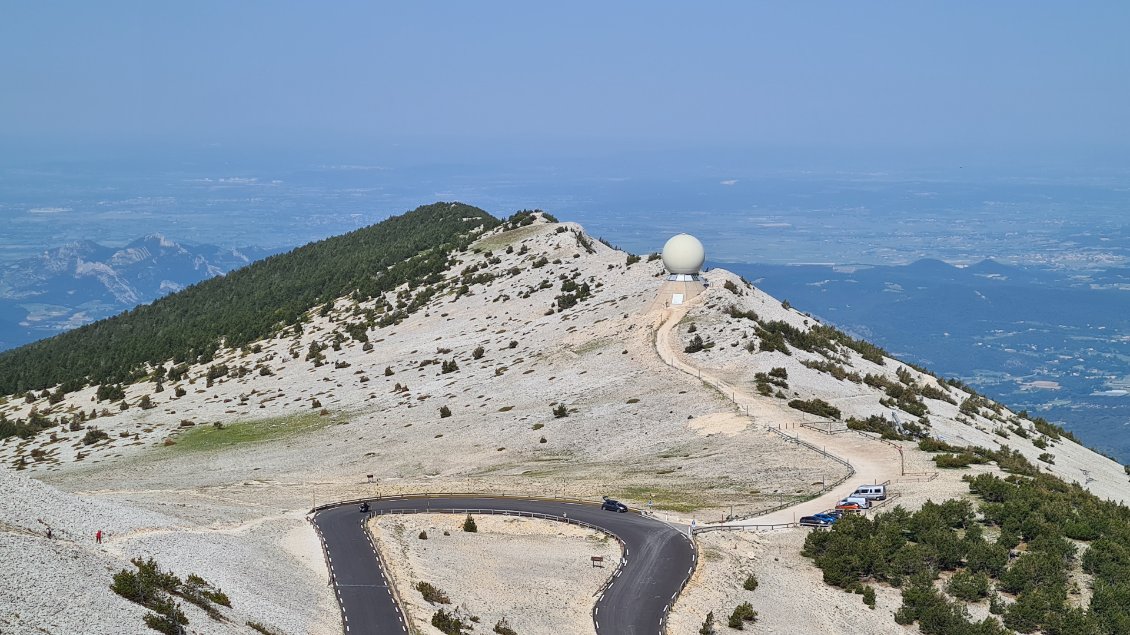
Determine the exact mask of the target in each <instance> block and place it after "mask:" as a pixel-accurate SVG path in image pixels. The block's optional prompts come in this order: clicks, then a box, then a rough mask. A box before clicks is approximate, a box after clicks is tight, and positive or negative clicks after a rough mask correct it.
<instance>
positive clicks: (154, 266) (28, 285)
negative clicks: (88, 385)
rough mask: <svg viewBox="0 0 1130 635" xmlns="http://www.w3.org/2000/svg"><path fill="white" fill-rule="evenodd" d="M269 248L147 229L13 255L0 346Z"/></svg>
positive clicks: (0, 292) (113, 310)
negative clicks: (119, 239) (132, 236)
mask: <svg viewBox="0 0 1130 635" xmlns="http://www.w3.org/2000/svg"><path fill="white" fill-rule="evenodd" d="M272 253H274V252H273V251H269V250H265V249H259V248H254V247H248V248H241V249H225V248H222V247H217V246H215V245H194V244H189V243H180V242H175V241H173V240H170V239H168V238H166V237H165V236H162V235H160V234H152V235H149V236H145V237H144V238H139V239H137V240H135V241H133V242H131V243H129V244H128V245H126V246H124V247H120V248H115V247H106V246H103V245H100V244H98V243H96V242H93V241H89V240H84V241H77V242H72V243H68V244H66V245H63V246H61V247H57V248H55V249H50V250H48V251H45V252H43V253H41V254H39V255H38V256H35V257H33V258H27V259H24V260H19V261H16V262H14V263H11V264H9V265H7V266H4V267H3V268H2V269H0V350H5V349H9V348H14V347H16V346H19V345H22V344H26V343H28V342H31V341H34V340H37V339H41V338H44V337H50V336H52V335H55V334H57V333H60V332H62V331H65V330H68V329H72V328H75V327H77V326H81V325H83V324H87V323H90V322H94V321H96V320H99V319H102V318H105V317H109V316H111V315H115V314H118V313H121V312H122V311H126V310H129V309H132V308H133V307H135V306H137V305H139V304H146V303H149V302H152V301H153V300H156V299H157V298H160V297H162V296H165V295H168V294H169V293H173V292H175V291H179V290H181V289H183V288H185V287H188V286H190V285H193V284H196V283H198V282H201V281H203V280H207V279H209V278H214V277H216V276H222V275H224V274H226V273H228V272H229V271H232V270H233V269H238V268H239V267H243V266H245V265H247V264H250V263H251V262H253V261H255V260H259V259H261V258H264V257H266V256H269V255H271V254H272Z"/></svg>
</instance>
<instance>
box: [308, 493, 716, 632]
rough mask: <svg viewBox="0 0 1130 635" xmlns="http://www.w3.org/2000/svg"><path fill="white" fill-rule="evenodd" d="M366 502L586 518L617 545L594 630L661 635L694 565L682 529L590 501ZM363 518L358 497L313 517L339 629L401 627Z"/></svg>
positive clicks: (409, 508)
mask: <svg viewBox="0 0 1130 635" xmlns="http://www.w3.org/2000/svg"><path fill="white" fill-rule="evenodd" d="M369 505H370V507H371V508H372V513H375V514H381V513H385V514H388V513H415V512H422V511H425V512H426V511H431V512H450V513H458V514H464V513H468V512H471V513H478V512H481V513H490V512H495V513H498V512H515V513H521V514H541V515H545V516H550V517H553V518H557V519H564V518H568V519H569V520H572V521H580V522H583V523H588V524H590V525H593V526H596V527H598V528H600V529H603V530H604V531H607V532H608V533H610V534H612V535H614V536H616V537H617V538H619V539H620V541H621V543H622V544H623V546H624V558H623V560H622V563H621V566H620V569H618V570H617V571H616V572H615V573H614V574H613V577H612V579H611V581H610V584H609V585H608V586H607V587H606V588H605V589H603V590H602V592H601V593H600V594H599V596H598V599H597V601H596V604H595V606H594V608H593V622H594V624H595V626H596V632H597V633H598V634H599V635H645V634H646V635H655V634H657V633H661V632H662V631H663V622H664V620H665V619H666V616H667V611H668V610H669V609H670V607H671V603H672V602H673V601H674V598H675V596H676V595H677V594H678V592H679V590H680V589H681V588H682V587H683V584H684V582H685V581H686V580H687V579H688V578H689V577H690V574H691V572H692V571H693V569H694V559H695V554H694V548H693V547H692V546H691V542H690V540H689V539H688V538H687V537H686V535H685V534H683V533H681V532H679V531H678V530H676V529H674V528H672V527H671V526H669V525H667V524H665V523H662V522H660V521H658V520H655V519H652V518H648V517H646V516H640V515H639V514H636V513H632V512H628V513H624V514H618V513H615V512H607V511H602V510H601V509H600V507H599V506H597V505H585V504H579V503H568V502H562V501H552V500H524V499H516V498H491V497H474V498H472V497H451V498H441V497H433V498H416V497H403V498H381V499H375V500H370V501H369ZM366 517H367V514H362V513H360V512H359V511H358V503H348V504H342V505H339V506H336V507H330V508H327V509H322V510H319V511H318V512H316V513H315V515H314V517H313V522H314V526H315V527H316V528H317V531H318V533H319V534H320V535H321V537H322V544H323V547H324V549H325V551H326V559H327V561H328V564H329V567H330V573H331V576H332V578H333V583H334V587H335V590H336V592H337V598H338V602H339V604H340V605H341V612H342V620H343V623H344V626H345V632H346V633H347V634H348V635H354V634H359V635H365V634H370V633H372V634H375V635H386V634H390V633H407V632H408V629H407V627H406V625H405V623H404V617H403V614H402V613H401V611H400V609H399V608H398V607H397V606H396V602H395V601H394V599H393V595H392V589H391V588H389V583H388V579H387V578H386V576H385V574H384V571H383V567H382V565H381V563H380V559H379V557H378V555H377V551H376V549H375V548H374V547H373V545H372V543H371V542H370V540H369V535H368V533H367V532H366V531H365V530H364V526H363V521H364V520H365V518H366ZM404 592H407V590H405V591H404Z"/></svg>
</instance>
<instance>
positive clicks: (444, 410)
mask: <svg viewBox="0 0 1130 635" xmlns="http://www.w3.org/2000/svg"><path fill="white" fill-rule="evenodd" d="M450 416H451V408H448V407H447V406H440V407H439V418H440V419H446V418H448V417H450Z"/></svg>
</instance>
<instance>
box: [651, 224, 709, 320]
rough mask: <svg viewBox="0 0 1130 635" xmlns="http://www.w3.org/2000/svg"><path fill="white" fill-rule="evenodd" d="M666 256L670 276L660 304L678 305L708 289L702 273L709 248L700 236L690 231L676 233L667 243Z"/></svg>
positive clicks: (664, 263)
mask: <svg viewBox="0 0 1130 635" xmlns="http://www.w3.org/2000/svg"><path fill="white" fill-rule="evenodd" d="M662 256H663V268H664V269H666V270H667V278H666V280H664V281H663V285H662V286H661V287H660V288H659V297H658V298H656V306H657V307H660V308H665V307H672V306H678V305H680V304H683V303H685V302H688V301H690V300H691V299H692V298H694V297H695V296H697V295H698V294H700V293H702V292H703V290H705V289H706V281H705V280H703V278H702V275H701V271H702V264H703V263H704V262H706V250H705V249H703V247H702V243H701V242H699V240H698V239H697V238H695V237H694V236H691V235H690V234H678V235H676V236H672V237H671V238H670V239H669V240H668V241H667V243H666V244H665V245H663V254H662Z"/></svg>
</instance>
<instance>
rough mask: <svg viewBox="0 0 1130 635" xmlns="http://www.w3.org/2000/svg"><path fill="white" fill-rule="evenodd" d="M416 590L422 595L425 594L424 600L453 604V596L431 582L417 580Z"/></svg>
mask: <svg viewBox="0 0 1130 635" xmlns="http://www.w3.org/2000/svg"><path fill="white" fill-rule="evenodd" d="M416 590H417V591H419V592H420V595H422V596H424V601H426V602H427V603H428V604H451V598H449V597H447V594H446V593H444V592H443V591H441V590H439V589H438V588H436V587H435V586H434V585H433V584H431V583H430V582H417V583H416Z"/></svg>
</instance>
